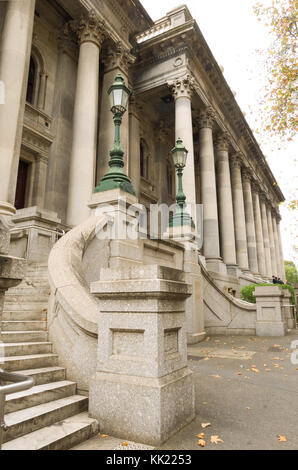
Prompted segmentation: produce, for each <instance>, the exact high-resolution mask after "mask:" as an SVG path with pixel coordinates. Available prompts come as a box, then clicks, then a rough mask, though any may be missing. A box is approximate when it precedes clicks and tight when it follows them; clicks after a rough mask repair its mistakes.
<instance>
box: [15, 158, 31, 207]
mask: <svg viewBox="0 0 298 470" xmlns="http://www.w3.org/2000/svg"><path fill="white" fill-rule="evenodd" d="M29 165H30V164H29V163H27V162H24V161H23V160H20V163H19V169H18V179H17V189H16V198H15V208H16V209H24V207H25V201H26V189H27V181H28V174H29Z"/></svg>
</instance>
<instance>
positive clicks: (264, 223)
mask: <svg viewBox="0 0 298 470" xmlns="http://www.w3.org/2000/svg"><path fill="white" fill-rule="evenodd" d="M260 205H261V217H262V230H263V240H264V251H265V264H266V274H267V277H269V278H270V279H272V265H271V253H270V242H269V230H268V221H267V208H266V195H265V194H264V193H261V195H260Z"/></svg>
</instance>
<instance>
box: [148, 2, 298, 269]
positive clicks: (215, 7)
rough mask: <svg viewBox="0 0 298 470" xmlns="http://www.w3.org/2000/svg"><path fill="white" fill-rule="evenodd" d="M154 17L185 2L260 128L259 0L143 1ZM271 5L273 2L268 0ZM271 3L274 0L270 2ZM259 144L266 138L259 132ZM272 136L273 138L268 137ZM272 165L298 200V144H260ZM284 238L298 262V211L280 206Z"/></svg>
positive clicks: (264, 44)
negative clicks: (255, 10)
mask: <svg viewBox="0 0 298 470" xmlns="http://www.w3.org/2000/svg"><path fill="white" fill-rule="evenodd" d="M141 3H142V4H143V6H144V7H145V8H146V10H147V11H148V13H149V15H150V16H151V17H152V19H153V20H157V19H159V18H161V17H163V16H165V15H166V13H167V12H169V11H170V10H172V9H174V8H176V7H177V6H179V5H181V4H183V3H184V4H186V5H187V6H188V8H189V10H190V12H191V14H192V16H193V17H194V18H195V19H196V21H197V23H198V25H199V28H200V29H201V31H202V33H203V35H204V37H205V39H206V41H207V43H208V45H209V47H210V49H211V51H212V53H213V55H214V57H215V59H216V60H217V62H218V63H219V64H220V65H223V66H224V76H225V78H226V80H227V82H228V84H229V86H230V88H231V89H232V90H233V91H236V93H237V95H236V99H237V102H238V104H239V106H240V108H241V109H242V111H244V112H245V113H246V119H247V121H248V123H249V125H250V126H251V128H252V130H254V129H257V128H258V124H257V122H256V119H258V109H259V106H258V98H259V97H260V96H261V94H262V90H263V88H264V83H265V81H264V78H265V77H264V74H263V70H264V67H263V64H262V58H261V56H260V54H258V53H257V52H256V50H257V49H259V50H260V49H261V50H264V51H266V49H267V48H268V47H269V45H270V41H271V36H270V34H269V29H267V28H266V27H265V26H264V23H263V22H259V21H258V20H257V17H256V16H255V14H254V12H253V5H254V4H255V3H256V1H255V0H224V1H223V0H185V1H184V2H183V1H182V2H181V1H180V2H179V0H162V1H160V0H141ZM262 3H263V4H265V5H266V4H268V3H269V0H263V1H262ZM270 4H271V2H270ZM256 138H257V140H258V141H259V143H260V144H261V142H260V139H261V137H258V136H256ZM267 140H268V136H267ZM261 148H262V151H263V153H264V155H266V157H267V160H268V163H269V165H270V168H271V170H272V172H273V174H274V175H275V177H276V180H277V182H278V184H279V186H280V188H281V190H282V191H283V193H284V195H285V197H286V199H288V200H289V201H290V200H293V199H294V198H297V192H298V189H297V187H298V182H297V180H298V172H297V163H296V161H295V159H296V158H297V145H296V144H295V143H293V142H292V143H287V145H285V144H283V145H282V144H280V143H278V142H275V143H274V144H273V145H270V146H269V145H268V144H267V145H266V144H261ZM280 209H281V214H282V217H283V221H282V225H281V228H282V238H283V247H284V258H285V259H291V260H293V261H295V262H296V265H297V266H298V253H297V252H296V253H295V250H294V249H293V246H294V245H295V246H297V245H298V240H297V232H298V221H297V218H298V217H297V211H290V210H288V209H287V208H286V207H283V206H281V208H280Z"/></svg>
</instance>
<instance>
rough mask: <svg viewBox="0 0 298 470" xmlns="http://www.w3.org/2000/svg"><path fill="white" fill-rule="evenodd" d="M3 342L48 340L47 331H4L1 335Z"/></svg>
mask: <svg viewBox="0 0 298 470" xmlns="http://www.w3.org/2000/svg"><path fill="white" fill-rule="evenodd" d="M0 338H1V341H3V343H24V342H29V343H33V342H41V341H47V339H48V332H47V331H3V332H2V336H1V337H0Z"/></svg>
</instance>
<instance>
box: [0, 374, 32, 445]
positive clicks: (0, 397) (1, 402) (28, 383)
mask: <svg viewBox="0 0 298 470" xmlns="http://www.w3.org/2000/svg"><path fill="white" fill-rule="evenodd" d="M0 381H5V382H13V383H12V384H9V385H0V450H1V448H2V443H3V432H4V431H5V430H6V425H5V421H4V406H5V397H6V395H9V394H11V393H17V392H23V391H24V390H28V389H29V388H31V387H33V385H34V379H33V377H27V376H26V375H21V374H16V373H14V372H5V371H4V370H2V369H0Z"/></svg>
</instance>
